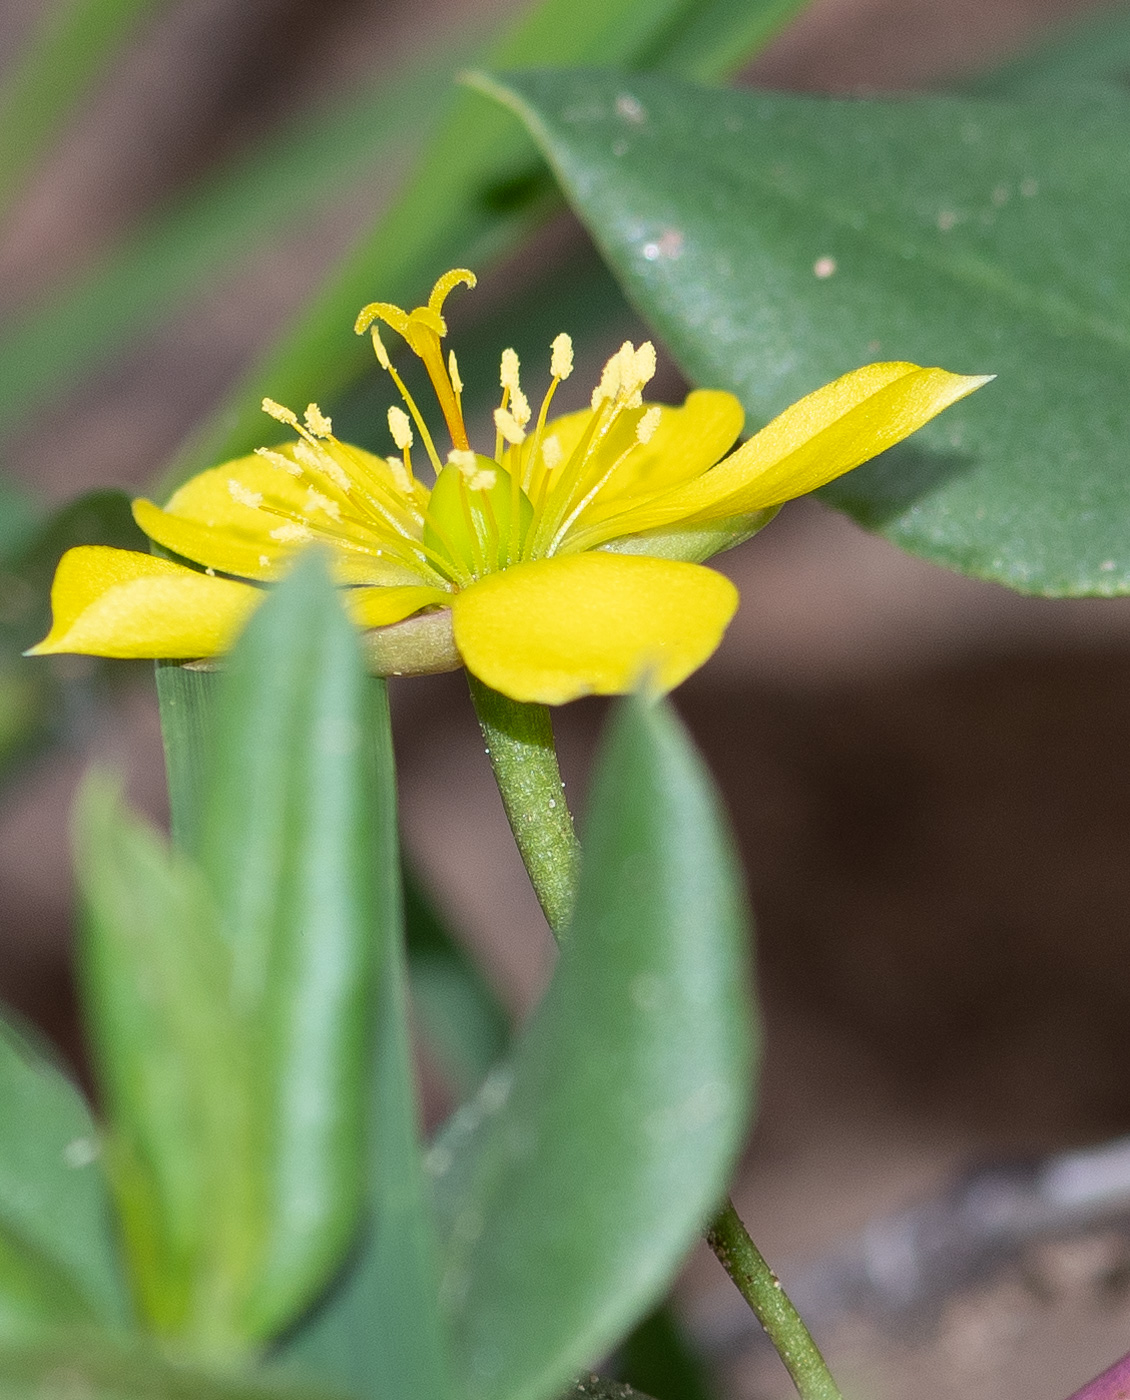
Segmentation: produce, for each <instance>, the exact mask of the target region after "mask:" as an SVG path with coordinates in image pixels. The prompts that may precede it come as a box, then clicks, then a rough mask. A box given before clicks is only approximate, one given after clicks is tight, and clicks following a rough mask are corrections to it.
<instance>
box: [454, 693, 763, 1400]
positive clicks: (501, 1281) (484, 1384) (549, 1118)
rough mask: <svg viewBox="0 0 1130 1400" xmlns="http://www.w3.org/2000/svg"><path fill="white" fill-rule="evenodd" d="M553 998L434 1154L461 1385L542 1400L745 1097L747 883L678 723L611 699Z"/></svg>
mask: <svg viewBox="0 0 1130 1400" xmlns="http://www.w3.org/2000/svg"><path fill="white" fill-rule="evenodd" d="M596 772H597V776H596V778H595V780H594V787H593V795H592V799H591V809H590V817H589V821H588V823H587V825H586V831H585V840H584V850H585V853H586V854H585V859H584V862H583V868H582V875H581V886H580V892H579V897H578V903H577V909H576V914H575V917H574V920H573V924H572V926H571V928H570V930H569V932H568V933H567V935H566V936H565V940H564V944H565V952H564V953H563V956H562V960H561V963H560V965H559V967H558V969H557V972H556V974H555V976H554V980H553V982H552V984H551V986H550V990H549V992H548V993H547V995H546V998H545V1000H544V1001H543V1003H542V1005H541V1006H540V1008H539V1010H538V1012H537V1013H536V1015H535V1017H534V1020H533V1021H532V1022H531V1024H530V1026H529V1028H528V1030H527V1031H526V1032H525V1034H524V1035H523V1037H522V1039H521V1040H520V1041H519V1042H518V1044H517V1046H516V1048H515V1050H514V1053H513V1055H512V1057H511V1059H510V1060H509V1061H508V1063H507V1064H506V1065H505V1066H503V1067H501V1068H500V1069H498V1070H496V1071H495V1072H494V1073H492V1075H491V1076H490V1077H489V1078H488V1080H487V1081H486V1083H485V1085H484V1086H483V1088H482V1090H481V1091H480V1093H479V1094H478V1096H477V1097H476V1098H475V1099H474V1100H472V1102H471V1103H470V1104H469V1105H468V1106H467V1107H466V1108H464V1109H463V1110H461V1111H460V1113H459V1114H458V1115H457V1116H456V1118H455V1119H454V1120H453V1122H452V1123H451V1124H450V1125H449V1127H448V1128H447V1129H446V1130H445V1133H444V1135H443V1136H442V1137H441V1139H440V1140H439V1142H438V1143H437V1145H436V1146H435V1147H434V1148H433V1149H432V1152H431V1154H430V1158H429V1163H430V1166H431V1167H432V1169H433V1171H434V1174H435V1176H436V1189H437V1197H438V1201H439V1205H440V1209H441V1216H442V1220H443V1222H444V1231H445V1253H444V1276H443V1297H444V1300H445V1303H446V1306H447V1309H448V1312H449V1315H450V1319H451V1325H452V1328H453V1346H454V1358H453V1360H454V1372H455V1376H456V1380H457V1383H458V1384H460V1385H461V1386H462V1393H463V1394H464V1395H465V1396H467V1397H468V1400H471V1398H472V1397H473V1398H474V1400H478V1397H484V1400H485V1397H488V1396H489V1397H491V1400H535V1397H539V1398H541V1397H549V1396H552V1395H553V1394H554V1393H555V1392H556V1391H557V1390H558V1389H560V1388H561V1387H562V1386H563V1385H564V1384H565V1383H566V1381H567V1380H568V1378H569V1376H570V1374H571V1373H573V1372H574V1371H576V1370H577V1369H578V1368H579V1367H580V1366H582V1365H584V1364H585V1363H586V1362H591V1360H592V1359H593V1358H594V1357H596V1356H598V1355H599V1354H600V1353H601V1352H602V1351H603V1350H604V1349H605V1348H607V1347H608V1346H610V1345H611V1344H612V1343H613V1342H615V1341H616V1340H617V1339H618V1338H619V1337H620V1336H621V1335H622V1334H623V1332H625V1331H626V1330H627V1328H628V1327H629V1326H630V1325H631V1324H632V1323H633V1322H634V1321H635V1320H636V1318H637V1317H639V1316H640V1315H641V1313H642V1312H643V1311H644V1310H645V1309H646V1308H647V1307H648V1306H650V1305H651V1304H652V1303H654V1301H655V1300H656V1298H657V1297H658V1296H659V1295H660V1294H661V1292H662V1291H663V1289H664V1286H665V1285H666V1283H667V1282H668V1280H669V1278H670V1275H671V1273H672V1271H673V1270H674V1268H675V1266H676V1265H677V1263H678V1262H679V1260H680V1258H681V1256H682V1255H683V1253H684V1252H685V1251H686V1250H687V1249H688V1248H689V1246H690V1244H691V1243H692V1242H693V1240H694V1238H695V1236H696V1234H697V1233H698V1231H699V1229H700V1228H701V1227H702V1226H703V1224H704V1223H705V1222H706V1219H707V1217H708V1215H709V1214H710V1212H711V1211H712V1210H713V1208H714V1207H715V1206H716V1204H717V1202H718V1200H719V1199H720V1197H721V1196H722V1193H723V1191H724V1187H725V1184H726V1177H727V1174H728V1172H729V1170H730V1167H731V1165H732V1162H733V1157H734V1154H735V1152H736V1150H737V1147H738V1144H739V1143H740V1141H741V1136H742V1128H743V1126H744V1123H745V1118H746V1107H747V1102H748V1099H749V1097H750V1094H751V1091H752V1083H751V1079H750V1075H751V1047H750V1035H749V1024H748V1016H749V1010H748V1005H747V997H746V968H745V942H746V930H745V920H744V917H743V908H742V901H741V897H740V891H739V885H738V877H737V875H736V872H735V869H734V865H733V860H732V854H731V851H730V847H729V841H728V838H727V835H726V832H725V829H724V826H723V823H722V819H721V817H720V815H719V812H718V810H717V807H716V803H715V798H714V794H713V790H712V788H711V786H710V783H709V780H708V779H707V777H706V775H705V773H704V771H703V769H702V767H701V765H700V763H699V761H698V759H697V758H696V756H695V755H694V753H693V751H692V750H691V748H690V745H689V743H688V741H687V740H686V738H685V736H684V735H683V734H682V732H681V731H680V729H679V727H678V724H677V722H676V721H675V720H674V718H673V716H672V713H671V712H670V710H668V709H666V708H664V707H663V706H660V705H657V706H655V707H650V706H648V705H646V704H644V703H643V702H641V701H639V700H629V701H627V702H625V703H623V704H621V705H620V706H618V707H617V711H616V717H615V720H614V722H613V724H612V726H611V733H610V736H609V737H608V739H607V741H606V743H605V746H604V749H603V753H602V756H601V758H600V760H599V763H598V767H597V770H596Z"/></svg>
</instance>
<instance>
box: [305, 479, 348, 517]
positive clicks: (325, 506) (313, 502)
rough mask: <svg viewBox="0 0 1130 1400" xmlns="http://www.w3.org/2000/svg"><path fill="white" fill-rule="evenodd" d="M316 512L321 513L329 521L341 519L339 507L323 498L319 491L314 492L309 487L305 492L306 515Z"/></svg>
mask: <svg viewBox="0 0 1130 1400" xmlns="http://www.w3.org/2000/svg"><path fill="white" fill-rule="evenodd" d="M316 510H320V511H322V512H323V514H325V515H328V516H329V517H330V519H331V520H340V519H341V507H340V506H339V505H338V503H337V502H336V501H331V500H330V498H329V497H328V496H323V495H322V493H321V492H320V491H316V490H315V489H314V487H313V486H310V487H308V488H307V490H306V514H307V515H310V514H312V513H313V512H314V511H316Z"/></svg>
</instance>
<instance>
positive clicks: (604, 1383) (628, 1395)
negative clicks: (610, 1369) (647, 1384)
mask: <svg viewBox="0 0 1130 1400" xmlns="http://www.w3.org/2000/svg"><path fill="white" fill-rule="evenodd" d="M561 1400H650V1397H649V1396H646V1395H644V1394H643V1392H642V1391H639V1390H633V1389H632V1387H631V1386H630V1385H625V1384H624V1383H623V1381H610V1380H608V1379H606V1378H605V1377H604V1376H582V1377H581V1378H580V1379H579V1380H576V1381H574V1382H573V1384H572V1385H571V1386H570V1387H569V1389H568V1390H566V1391H565V1392H564V1393H563V1395H562V1396H561Z"/></svg>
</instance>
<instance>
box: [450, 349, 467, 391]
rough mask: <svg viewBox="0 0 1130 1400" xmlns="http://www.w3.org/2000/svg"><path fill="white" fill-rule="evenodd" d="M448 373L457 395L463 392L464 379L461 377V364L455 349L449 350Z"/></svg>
mask: <svg viewBox="0 0 1130 1400" xmlns="http://www.w3.org/2000/svg"><path fill="white" fill-rule="evenodd" d="M447 374H448V378H449V379H450V380H451V387H452V388H453V389H454V390H455V394H456V397H458V396H459V395H460V394H461V393H462V392H463V381H462V379H460V378H459V364H458V361H457V360H456V358H455V351H454V350H449V351H448V352H447Z"/></svg>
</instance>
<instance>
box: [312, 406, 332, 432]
mask: <svg viewBox="0 0 1130 1400" xmlns="http://www.w3.org/2000/svg"><path fill="white" fill-rule="evenodd" d="M306 430H307V432H309V433H312V434H313V435H314V437H320V438H328V437H333V431H334V426H333V423H331V422H330V420H329V419H328V418H327V417H326V415H325V414H324V413H323V412H322V410H321V409H320V408H319V407H318V405H317V404H316V403H312V404H307V406H306Z"/></svg>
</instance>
